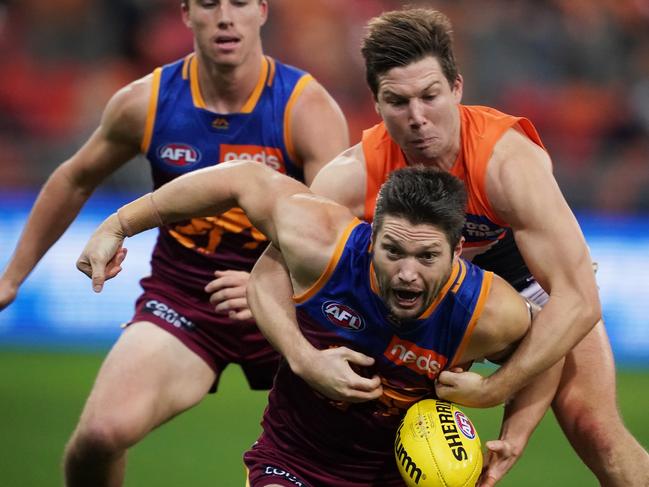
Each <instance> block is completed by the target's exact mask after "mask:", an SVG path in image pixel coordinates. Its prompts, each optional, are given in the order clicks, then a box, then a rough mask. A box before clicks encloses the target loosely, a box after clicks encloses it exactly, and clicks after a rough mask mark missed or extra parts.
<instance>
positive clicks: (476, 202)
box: [362, 105, 543, 290]
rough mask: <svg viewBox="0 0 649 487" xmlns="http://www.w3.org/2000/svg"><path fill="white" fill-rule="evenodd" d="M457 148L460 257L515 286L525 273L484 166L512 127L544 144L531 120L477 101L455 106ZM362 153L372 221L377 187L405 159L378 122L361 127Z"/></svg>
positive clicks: (368, 216)
mask: <svg viewBox="0 0 649 487" xmlns="http://www.w3.org/2000/svg"><path fill="white" fill-rule="evenodd" d="M459 111H460V151H459V153H458V156H457V159H456V161H455V163H454V164H453V166H452V167H451V169H450V172H451V174H453V175H455V176H457V177H458V178H460V179H461V180H462V181H464V184H465V186H466V189H467V196H468V202H467V212H466V223H465V225H464V230H463V232H462V234H463V236H464V238H465V244H464V248H465V251H464V254H463V255H464V256H466V257H467V258H469V257H472V261H473V262H474V263H476V264H478V265H479V266H480V267H483V268H484V269H487V270H490V271H494V272H496V273H497V274H499V275H500V276H502V277H503V278H504V279H506V280H507V281H508V282H510V283H511V284H512V285H513V286H514V287H515V288H516V289H518V290H521V289H523V288H524V287H526V286H527V284H528V279H529V276H530V272H529V270H528V269H527V267H526V266H525V263H524V261H523V259H522V257H521V255H520V253H519V251H518V248H517V247H516V243H515V242H514V238H513V234H512V231H511V228H510V227H509V224H508V223H507V222H505V221H503V220H501V219H500V218H499V217H498V216H497V215H496V213H495V212H494V210H493V208H492V206H491V203H490V202H489V199H488V197H487V192H486V189H485V175H486V172H487V165H488V164H489V160H490V159H491V155H492V153H493V150H494V147H495V145H496V143H497V142H498V140H500V138H501V137H502V136H503V134H504V133H505V132H506V131H507V130H508V129H510V128H512V127H517V128H519V129H520V130H521V131H522V133H523V134H524V135H525V136H527V137H528V138H529V139H530V140H531V141H532V142H534V143H535V144H537V145H539V146H540V147H543V143H542V142H541V139H540V137H539V135H538V133H537V132H536V129H535V128H534V126H533V125H532V123H531V122H530V121H529V120H527V119H526V118H521V117H514V116H511V115H507V114H505V113H501V112H499V111H498V110H495V109H493V108H489V107H482V106H466V105H459ZM362 144H363V154H364V156H365V166H366V171H367V184H366V192H365V211H364V213H365V214H364V218H365V219H366V220H367V221H372V219H373V217H374V205H375V203H376V196H377V194H378V191H379V188H380V187H381V185H382V184H383V182H384V181H385V180H386V179H387V177H388V174H390V173H391V172H392V171H394V170H396V169H399V168H402V167H405V166H406V165H407V164H408V163H407V161H406V158H405V156H404V154H403V152H402V151H401V148H400V147H399V146H398V144H397V143H396V142H394V140H392V138H391V137H390V135H389V134H388V132H387V130H386V128H385V125H384V124H383V123H379V124H378V125H375V126H374V127H372V128H370V129H368V130H365V131H364V132H363V141H362Z"/></svg>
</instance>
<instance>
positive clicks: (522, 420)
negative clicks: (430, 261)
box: [436, 276, 563, 487]
mask: <svg viewBox="0 0 649 487" xmlns="http://www.w3.org/2000/svg"><path fill="white" fill-rule="evenodd" d="M531 309H534V314H537V313H538V312H539V309H540V308H538V306H534V305H530V306H529V307H528V305H527V304H526V302H525V300H524V298H522V297H521V296H520V295H519V294H518V293H517V292H516V291H515V290H514V289H513V288H512V287H511V286H510V285H509V284H507V283H506V282H505V281H504V280H503V279H501V278H499V277H498V276H494V281H493V284H492V287H491V290H490V292H489V296H488V298H487V301H486V303H485V306H484V309H483V312H482V314H481V316H480V318H479V320H478V323H477V324H476V327H475V330H474V332H473V335H472V336H471V339H470V342H469V344H468V346H467V348H466V350H465V351H464V353H463V354H462V357H460V358H459V359H458V360H457V362H458V363H467V362H471V361H474V360H478V359H481V358H487V359H489V360H491V361H493V362H497V363H503V362H504V363H505V364H506V363H507V361H508V360H510V357H511V356H512V354H513V353H515V350H516V348H517V347H518V346H520V343H521V342H522V340H524V338H525V337H526V336H527V335H529V333H531V329H532V314H531V313H530V310H531ZM534 326H536V325H534ZM562 365H563V360H561V359H560V360H559V362H557V363H556V364H555V365H554V366H552V367H550V369H549V370H547V371H544V372H543V373H540V374H537V375H536V376H535V377H534V378H533V379H532V380H531V382H529V384H528V385H527V386H525V387H523V388H522V389H521V390H520V391H518V393H516V394H515V395H514V396H513V397H511V398H510V399H509V400H508V401H507V403H506V405H505V412H504V417H503V422H502V428H501V432H500V437H499V439H498V440H496V441H491V442H488V443H487V448H488V449H489V451H490V453H489V457H488V461H487V463H486V465H485V466H486V470H485V472H484V473H483V476H482V481H481V483H480V486H481V487H486V486H492V485H494V484H495V482H496V481H498V480H500V479H501V478H502V477H503V476H504V475H505V473H506V472H507V471H509V469H510V468H511V467H512V466H513V465H514V463H515V462H516V460H517V459H518V458H519V457H520V455H521V454H522V452H523V450H524V449H525V446H526V445H527V442H528V440H529V438H530V436H531V435H532V432H533V431H534V429H535V428H536V426H537V425H538V423H539V422H540V421H541V419H542V418H543V416H544V414H545V413H546V411H547V409H548V407H549V406H550V403H551V402H552V398H553V397H554V394H555V392H556V390H557V386H558V384H559V379H560V378H561V370H562ZM487 380H488V378H484V377H482V376H481V375H479V374H476V373H473V372H449V371H445V372H442V373H441V374H440V376H439V379H438V382H437V384H436V391H437V395H438V396H439V397H440V398H443V399H446V400H449V401H452V402H456V403H458V404H463V405H466V406H473V407H491V406H495V405H496V404H498V403H497V402H493V401H492V402H486V401H485V397H484V396H485V393H484V392H483V388H484V387H486V386H485V384H486V381H487ZM467 393H468V394H467ZM474 397H477V398H479V399H480V402H473V401H472V398H474Z"/></svg>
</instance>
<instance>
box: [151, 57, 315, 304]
mask: <svg viewBox="0 0 649 487" xmlns="http://www.w3.org/2000/svg"><path fill="white" fill-rule="evenodd" d="M199 69H200V67H199V63H198V59H197V58H196V56H195V55H194V54H190V55H188V56H187V57H186V58H184V59H182V60H179V61H176V62H174V63H172V64H169V65H166V66H164V67H162V68H157V69H156V70H155V71H154V72H153V75H152V76H153V83H152V85H153V89H152V94H151V99H150V103H149V112H148V115H147V122H146V127H145V133H144V137H143V140H142V147H141V149H142V152H143V153H144V154H145V155H146V157H147V159H148V160H149V162H150V163H151V171H152V176H153V181H154V187H155V188H158V187H159V186H161V185H163V184H164V183H166V182H168V181H170V180H171V179H174V178H176V177H178V176H180V175H182V174H185V173H187V172H190V171H195V170H197V169H201V168H205V167H209V166H214V165H216V164H218V163H220V162H223V161H230V160H235V159H243V160H252V161H257V162H259V163H260V164H266V165H267V166H270V167H272V168H273V169H275V170H277V171H279V172H281V173H284V174H288V175H289V176H292V177H294V178H296V179H299V180H303V171H302V167H301V166H300V164H299V162H298V161H297V158H296V156H295V154H294V148H293V146H292V142H291V140H292V139H291V133H290V127H291V119H290V114H291V108H292V105H293V103H294V102H295V100H296V99H297V97H298V96H299V94H300V93H301V92H302V90H303V89H304V87H305V86H306V85H307V84H308V83H309V82H310V81H311V80H312V79H313V78H312V77H311V76H310V75H309V74H306V73H305V72H304V71H300V70H299V69H296V68H293V67H291V66H287V65H284V64H281V63H279V62H277V61H275V60H274V59H272V58H270V57H267V56H265V57H263V58H262V69H261V74H260V77H259V79H258V81H257V84H256V86H255V88H254V90H253V92H252V94H251V95H250V97H249V99H248V100H247V101H246V103H245V104H244V106H243V107H242V108H241V110H240V111H239V112H237V113H225V114H221V113H215V112H212V111H210V110H208V109H207V107H206V104H205V102H204V100H203V97H202V95H201V92H200V88H199V83H198V70H199ZM178 197H179V198H182V195H178ZM266 244H267V241H266V238H265V237H264V235H263V234H262V233H261V232H259V231H258V230H257V229H256V228H254V227H253V226H252V224H251V223H250V221H249V220H248V218H247V217H246V216H245V214H244V213H243V211H242V210H241V209H238V208H236V209H232V210H230V211H228V212H226V213H223V214H221V215H214V216H213V217H208V218H194V219H191V220H187V221H183V222H179V223H175V224H173V225H168V226H165V227H164V228H161V229H160V234H159V237H158V241H157V244H156V248H155V250H154V252H153V258H152V263H151V264H152V273H153V274H154V275H159V276H160V277H162V278H164V279H166V280H169V281H172V282H174V283H177V284H181V285H184V286H186V287H187V288H188V289H192V290H201V291H202V289H203V287H204V286H205V284H206V283H207V282H209V281H210V280H211V279H213V271H214V270H223V269H235V270H245V271H249V270H250V269H251V268H252V266H253V264H254V263H255V261H256V260H257V258H258V257H259V256H260V254H261V252H262V251H263V250H264V248H265V246H266Z"/></svg>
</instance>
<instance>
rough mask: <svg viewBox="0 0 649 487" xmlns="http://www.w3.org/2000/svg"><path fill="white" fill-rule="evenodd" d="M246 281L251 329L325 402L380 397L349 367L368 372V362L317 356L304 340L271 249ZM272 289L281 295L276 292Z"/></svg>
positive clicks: (343, 351) (282, 268)
mask: <svg viewBox="0 0 649 487" xmlns="http://www.w3.org/2000/svg"><path fill="white" fill-rule="evenodd" d="M252 276H253V278H254V279H251V280H250V283H253V284H254V285H251V284H250V283H249V285H248V303H249V305H250V308H251V310H252V312H253V314H254V316H255V317H256V319H257V326H258V327H259V329H260V330H261V332H262V333H263V334H264V336H265V337H266V339H267V340H268V341H269V342H270V343H271V344H272V345H273V347H274V348H275V349H276V350H277V351H278V352H280V353H281V354H282V355H283V356H284V357H285V358H286V361H287V362H288V364H289V366H290V367H291V370H292V371H293V372H294V373H295V374H296V375H298V376H300V377H301V378H302V379H303V380H305V381H306V382H307V383H308V384H309V385H310V386H311V387H312V388H313V389H315V390H317V391H319V392H320V393H322V394H324V395H325V396H327V397H328V398H330V399H334V400H346V401H351V402H360V401H367V400H370V399H376V398H378V397H380V395H381V394H382V388H381V381H380V379H379V378H378V377H373V378H371V379H368V378H364V377H362V376H360V375H358V374H356V373H355V372H354V371H353V370H352V368H351V367H350V365H349V364H350V363H353V364H356V365H359V366H364V367H369V366H370V365H372V364H373V363H374V359H373V358H371V357H368V356H366V355H363V354H361V353H358V352H356V351H353V350H350V349H348V348H345V347H339V348H335V349H328V350H322V351H321V350H318V349H316V348H314V347H313V346H312V345H311V344H310V343H309V341H308V340H307V339H306V338H305V337H304V335H303V334H302V332H301V331H300V328H299V326H298V324H297V319H296V316H295V306H294V303H293V300H292V299H291V293H292V286H291V282H290V280H289V279H288V269H287V268H286V265H285V264H284V260H283V259H282V255H281V254H280V253H279V251H278V250H277V249H276V248H275V247H274V246H272V245H270V246H269V247H268V248H267V249H266V251H265V252H264V255H263V256H262V258H260V259H259V260H258V261H257V264H256V265H255V267H254V269H253V271H252ZM278 284H282V290H284V291H285V292H276V291H277V286H278Z"/></svg>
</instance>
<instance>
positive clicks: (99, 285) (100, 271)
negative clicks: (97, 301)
mask: <svg viewBox="0 0 649 487" xmlns="http://www.w3.org/2000/svg"><path fill="white" fill-rule="evenodd" d="M90 267H91V269H92V271H91V279H92V289H93V291H95V292H96V293H100V292H101V290H102V289H103V288H104V282H105V281H106V275H105V268H104V266H103V265H101V264H98V263H96V262H93V260H92V259H90Z"/></svg>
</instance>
